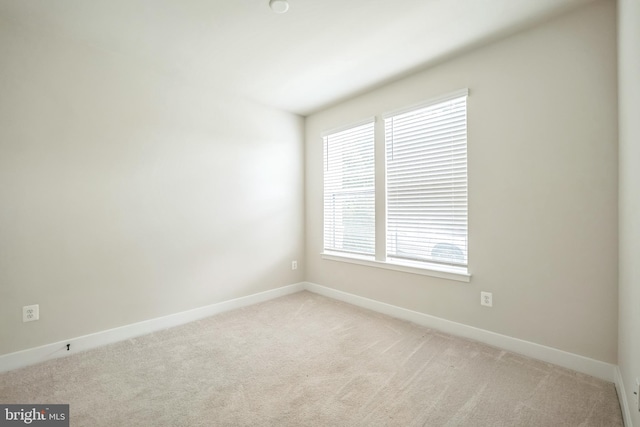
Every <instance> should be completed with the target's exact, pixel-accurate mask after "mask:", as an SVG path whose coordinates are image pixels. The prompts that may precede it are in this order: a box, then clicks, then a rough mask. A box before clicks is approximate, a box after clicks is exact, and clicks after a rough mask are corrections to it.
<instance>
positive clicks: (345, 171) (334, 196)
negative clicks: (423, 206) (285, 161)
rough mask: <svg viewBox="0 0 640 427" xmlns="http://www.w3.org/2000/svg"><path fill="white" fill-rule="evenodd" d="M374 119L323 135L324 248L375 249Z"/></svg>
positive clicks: (364, 251) (371, 251) (358, 251)
mask: <svg viewBox="0 0 640 427" xmlns="http://www.w3.org/2000/svg"><path fill="white" fill-rule="evenodd" d="M373 125H374V122H373V120H369V121H367V122H366V123H363V124H359V125H355V126H352V127H349V128H347V129H345V130H340V131H334V132H331V133H327V134H325V135H324V138H323V139H324V249H325V251H326V250H330V251H337V252H345V253H352V254H360V255H373V254H374V253H375V191H374V179H375V174H374V168H375V164H374V148H375V147H374V126H373Z"/></svg>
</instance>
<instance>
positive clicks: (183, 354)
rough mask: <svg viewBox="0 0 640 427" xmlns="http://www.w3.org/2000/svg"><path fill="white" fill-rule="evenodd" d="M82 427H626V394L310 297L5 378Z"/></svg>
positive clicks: (3, 392) (0, 379)
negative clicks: (65, 409)
mask: <svg viewBox="0 0 640 427" xmlns="http://www.w3.org/2000/svg"><path fill="white" fill-rule="evenodd" d="M0 402H2V403H69V404H70V405H71V406H70V409H71V425H72V426H260V425H268V426H369V425H372V426H376V425H381V426H384V425H388V426H492V427H495V426H554V427H556V426H581V427H584V426H607V427H608V426H621V425H622V419H621V414H620V408H619V406H618V400H617V397H616V392H615V388H614V385H613V384H611V383H607V382H604V381H600V380H598V379H595V378H593V377H590V376H587V375H583V374H579V373H576V372H573V371H570V370H567V369H563V368H560V367H557V366H553V365H550V364H547V363H543V362H538V361H535V360H532V359H529V358H526V357H523V356H519V355H516V354H512V353H509V352H505V351H502V350H499V349H496V348H492V347H489V346H486V345H483V344H479V343H477V342H473V341H468V340H465V339H460V338H456V337H452V336H450V335H446V334H442V333H439V332H437V331H433V330H430V329H427V328H424V327H421V326H417V325H414V324H411V323H408V322H404V321H401V320H396V319H393V318H390V317H387V316H384V315H380V314H377V313H373V312H370V311H366V310H362V309H359V308H356V307H353V306H350V305H348V304H344V303H340V302H337V301H334V300H331V299H327V298H324V297H321V296H318V295H315V294H312V293H309V292H300V293H297V294H294V295H290V296H286V297H283V298H279V299H276V300H272V301H269V302H266V303H262V304H259V305H254V306H251V307H248V308H244V309H240V310H236V311H233V312H228V313H224V314H220V315H217V316H214V317H210V318H208V319H205V320H202V321H198V322H194V323H191V324H188V325H185V326H181V327H177V328H173V329H169V330H166V331H162V332H157V333H154V334H151V335H147V336H144V337H141V338H137V339H135V340H129V341H126V342H121V343H118V344H114V345H110V346H106V347H102V348H100V349H96V350H92V351H88V352H85V353H78V354H75V355H72V356H69V357H66V358H62V359H57V360H52V361H49V362H46V363H43V364H40V365H36V366H31V367H28V368H25V369H20V370H16V371H12V372H8V373H5V374H2V375H0Z"/></svg>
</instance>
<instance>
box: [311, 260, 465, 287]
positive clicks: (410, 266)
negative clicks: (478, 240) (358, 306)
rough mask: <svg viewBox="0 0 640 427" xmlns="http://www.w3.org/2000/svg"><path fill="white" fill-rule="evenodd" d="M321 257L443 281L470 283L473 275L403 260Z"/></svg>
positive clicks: (459, 268) (462, 271)
mask: <svg viewBox="0 0 640 427" xmlns="http://www.w3.org/2000/svg"><path fill="white" fill-rule="evenodd" d="M321 255H322V259H326V260H330V261H338V262H347V263H351V264H359V265H366V266H369V267H376V268H384V269H387V270H395V271H402V272H405V273H413V274H421V275H423V276H432V277H439V278H442V279H449V280H456V281H458V282H467V283H468V282H470V281H471V275H470V274H469V272H468V270H467V269H466V268H465V267H446V266H441V265H436V264H427V263H425V264H422V263H413V262H410V261H401V260H390V261H377V260H375V259H373V257H367V256H362V255H351V254H349V255H346V254H342V253H337V252H323V253H322V254H321Z"/></svg>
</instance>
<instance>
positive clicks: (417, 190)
mask: <svg viewBox="0 0 640 427" xmlns="http://www.w3.org/2000/svg"><path fill="white" fill-rule="evenodd" d="M466 99H467V98H466V96H462V97H459V98H455V99H451V100H448V101H445V102H441V103H437V104H435V105H430V106H428V107H424V108H417V109H415V110H412V111H408V112H404V113H401V114H397V115H394V116H391V117H388V118H386V119H385V142H386V151H387V179H386V182H387V257H389V258H398V259H405V260H414V261H428V262H435V263H441V264H450V265H467V111H466V110H467V108H466Z"/></svg>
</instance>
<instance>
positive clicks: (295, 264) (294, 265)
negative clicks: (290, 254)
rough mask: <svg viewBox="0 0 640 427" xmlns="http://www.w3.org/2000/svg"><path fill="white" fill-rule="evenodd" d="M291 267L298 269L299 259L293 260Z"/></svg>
mask: <svg viewBox="0 0 640 427" xmlns="http://www.w3.org/2000/svg"><path fill="white" fill-rule="evenodd" d="M291 269H292V270H297V269H298V261H291Z"/></svg>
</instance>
